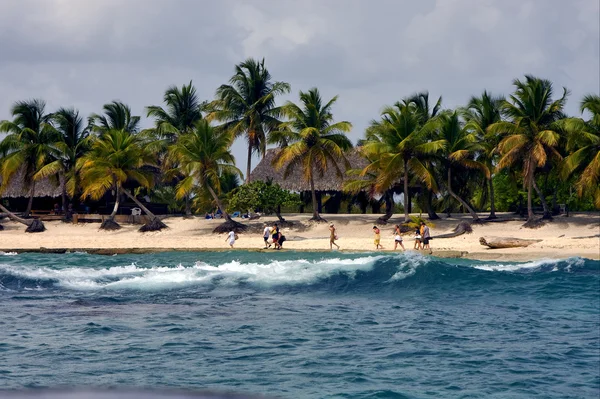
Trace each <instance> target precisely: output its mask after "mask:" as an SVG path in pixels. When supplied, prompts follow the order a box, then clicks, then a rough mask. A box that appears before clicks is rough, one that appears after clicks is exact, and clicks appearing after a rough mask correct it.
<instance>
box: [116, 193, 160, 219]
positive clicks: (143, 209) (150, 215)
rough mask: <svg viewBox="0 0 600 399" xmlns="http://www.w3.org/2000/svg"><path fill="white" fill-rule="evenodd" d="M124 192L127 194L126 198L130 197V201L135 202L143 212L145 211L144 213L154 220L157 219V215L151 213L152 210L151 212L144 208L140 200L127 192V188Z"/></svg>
mask: <svg viewBox="0 0 600 399" xmlns="http://www.w3.org/2000/svg"><path fill="white" fill-rule="evenodd" d="M123 192H124V193H125V195H126V196H128V197H129V198H130V199H131V200H132V201H133V202H135V204H136V205H137V206H139V207H140V208H141V209H142V211H144V213H145V214H146V215H148V216H149V217H150V219H154V218H156V215H155V214H153V213H152V212H150V210H149V209H148V208H146V207H145V206H144V205H143V204H142V203H141V202H140V200H138V199H137V198H136V197H135V196H134V195H133V194H131V193H130V192H129V190H127V189H125V188H124V189H123Z"/></svg>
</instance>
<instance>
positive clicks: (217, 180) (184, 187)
mask: <svg viewBox="0 0 600 399" xmlns="http://www.w3.org/2000/svg"><path fill="white" fill-rule="evenodd" d="M232 142H233V135H232V134H231V132H229V131H227V130H224V129H215V128H213V127H212V126H210V124H209V123H208V121H206V120H204V119H201V120H199V121H197V122H196V124H195V127H194V129H193V130H192V131H190V132H189V133H188V134H186V135H183V136H181V137H180V138H179V140H177V142H176V143H175V144H174V145H173V146H171V148H170V151H169V152H170V156H171V157H172V158H175V159H176V161H175V162H177V163H179V164H180V165H181V168H182V169H183V170H184V175H185V176H186V177H185V178H184V179H183V180H181V181H180V182H179V184H178V185H177V197H178V198H179V199H181V198H184V197H185V196H188V195H189V194H191V193H192V192H193V191H194V190H198V191H199V192H200V194H202V193H204V192H206V191H208V193H210V196H211V197H212V198H213V200H214V202H215V203H216V204H217V207H218V208H219V209H220V210H221V212H223V215H224V217H225V219H226V222H225V223H224V224H223V225H221V226H219V227H218V228H217V229H215V231H216V232H223V231H228V230H230V229H234V230H242V229H245V227H246V226H244V225H242V224H240V223H237V222H235V221H234V220H233V219H231V216H230V215H229V213H227V211H226V209H225V207H224V206H223V204H222V203H221V199H220V198H219V194H220V192H221V184H222V177H223V175H224V174H235V175H238V176H241V174H242V173H241V171H240V170H239V169H238V168H236V167H235V158H234V157H233V155H232V154H231V149H230V147H231V144H232Z"/></svg>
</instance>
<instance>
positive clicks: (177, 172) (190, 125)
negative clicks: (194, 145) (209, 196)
mask: <svg viewBox="0 0 600 399" xmlns="http://www.w3.org/2000/svg"><path fill="white" fill-rule="evenodd" d="M163 101H164V103H165V108H163V107H160V106H156V105H152V106H149V107H146V112H147V115H148V117H153V118H154V119H155V127H154V128H152V129H148V130H149V132H150V133H151V136H152V138H153V139H155V143H157V144H159V145H158V148H156V153H157V154H159V158H160V160H161V162H160V163H161V167H162V168H163V169H164V170H165V171H166V173H165V176H172V177H173V178H176V179H180V178H181V177H182V176H181V172H182V171H183V170H182V169H181V168H179V165H178V164H174V165H171V164H170V163H169V162H168V160H169V158H168V157H163V156H162V155H165V154H166V150H167V147H168V146H169V145H171V144H173V143H175V142H176V141H177V140H178V138H179V137H180V136H181V135H185V134H188V133H190V132H191V131H192V130H193V129H194V126H195V125H196V123H197V122H198V121H199V120H201V119H202V110H201V108H202V103H201V102H200V100H199V99H198V96H197V94H196V88H195V87H194V86H193V85H192V82H191V81H190V83H189V84H188V85H183V86H182V87H181V89H180V88H178V87H177V86H170V87H169V88H168V89H167V90H166V91H165V95H164V97H163ZM184 177H185V176H184ZM190 202H191V201H190V197H189V196H186V197H185V215H186V217H191V216H192V209H191V203H190Z"/></svg>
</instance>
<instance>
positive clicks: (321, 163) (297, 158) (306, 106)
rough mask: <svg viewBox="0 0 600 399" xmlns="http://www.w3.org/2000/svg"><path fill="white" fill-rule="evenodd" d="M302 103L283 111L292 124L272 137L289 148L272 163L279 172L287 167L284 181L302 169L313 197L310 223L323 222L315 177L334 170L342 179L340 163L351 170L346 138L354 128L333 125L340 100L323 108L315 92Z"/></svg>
mask: <svg viewBox="0 0 600 399" xmlns="http://www.w3.org/2000/svg"><path fill="white" fill-rule="evenodd" d="M300 101H301V103H302V106H298V105H296V104H294V103H292V102H287V103H286V105H285V106H284V107H283V112H284V114H285V116H286V117H287V118H288V119H289V122H285V123H283V124H281V126H280V131H279V132H278V133H277V134H276V135H273V137H272V140H274V141H277V142H281V137H282V136H283V137H285V141H286V142H287V143H289V145H288V146H286V147H283V148H282V149H281V150H280V151H279V153H278V154H277V156H276V157H275V159H274V160H273V163H274V165H275V167H276V168H278V169H281V168H282V167H284V166H285V171H284V178H285V177H288V176H289V175H290V173H291V172H292V170H293V169H295V168H302V171H303V175H304V178H305V179H306V181H308V182H309V183H310V189H311V193H312V204H313V217H312V218H311V220H314V221H324V219H323V218H321V216H319V210H318V207H317V196H316V193H315V181H314V178H315V174H316V175H317V176H319V177H323V175H324V173H325V172H328V170H329V169H330V168H331V169H333V171H334V173H336V174H337V175H338V176H342V173H343V172H342V169H341V168H340V163H341V164H343V166H344V168H345V169H346V168H348V167H349V166H350V165H349V162H348V160H347V159H346V157H345V155H344V151H345V150H348V149H350V148H352V143H351V142H350V140H349V139H348V137H347V136H346V133H347V132H349V131H350V130H351V129H352V124H351V123H350V122H346V121H344V122H337V123H333V114H332V113H331V107H332V106H333V104H334V103H335V102H336V101H337V96H335V97H333V98H332V99H331V100H330V101H329V102H327V103H326V104H325V105H323V104H322V100H321V95H320V94H319V90H317V89H316V88H312V89H310V90H309V91H308V92H302V91H300Z"/></svg>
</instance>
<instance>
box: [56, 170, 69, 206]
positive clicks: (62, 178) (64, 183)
mask: <svg viewBox="0 0 600 399" xmlns="http://www.w3.org/2000/svg"><path fill="white" fill-rule="evenodd" d="M58 178H59V180H60V186H61V191H62V192H61V195H62V210H63V215H65V217H66V215H67V208H68V204H67V181H66V178H65V175H64V173H63V172H60V175H59V177H58Z"/></svg>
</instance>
